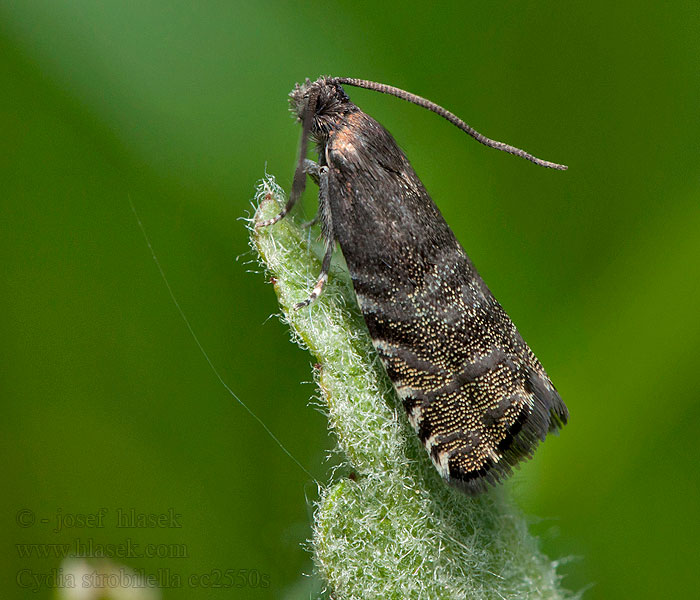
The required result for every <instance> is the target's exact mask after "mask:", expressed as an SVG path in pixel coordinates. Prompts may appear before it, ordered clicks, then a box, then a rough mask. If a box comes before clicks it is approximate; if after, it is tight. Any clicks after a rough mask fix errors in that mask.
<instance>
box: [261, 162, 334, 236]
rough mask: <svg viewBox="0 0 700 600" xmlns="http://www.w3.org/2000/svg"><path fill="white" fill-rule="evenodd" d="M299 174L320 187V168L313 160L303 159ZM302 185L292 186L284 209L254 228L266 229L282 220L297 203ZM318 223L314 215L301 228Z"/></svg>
mask: <svg viewBox="0 0 700 600" xmlns="http://www.w3.org/2000/svg"><path fill="white" fill-rule="evenodd" d="M300 169H301V173H302V176H303V175H304V174H306V175H308V176H309V177H311V179H312V180H313V182H314V183H315V184H316V185H320V183H319V182H320V172H321V167H319V166H318V164H317V163H315V162H314V161H313V160H309V159H308V158H305V159H304V161H303V162H302V164H301V166H300ZM297 179H298V177H297V174H296V173H295V174H294V180H295V184H296V183H297ZM303 187H304V186H303V185H294V186H293V187H292V193H291V194H290V195H289V200H287V204H285V206H284V208H283V209H282V210H281V211H280V212H279V213H278V214H277V215H276V216H274V217H272V218H271V219H268V220H267V221H260V222H259V223H257V224H256V225H255V227H256V228H260V227H268V226H269V225H274V224H275V223H277V221H281V220H282V219H284V217H286V216H287V214H288V213H289V211H290V210H292V209H293V208H294V205H295V204H296V203H297V200H298V199H299V198H300V196H301V191H298V188H302V191H303ZM317 222H318V215H316V216H315V217H314V218H313V219H312V220H311V221H309V223H304V224H303V225H302V227H310V226H311V225H314V224H315V223H317Z"/></svg>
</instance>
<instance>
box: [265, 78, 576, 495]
mask: <svg viewBox="0 0 700 600" xmlns="http://www.w3.org/2000/svg"><path fill="white" fill-rule="evenodd" d="M342 85H352V86H357V87H364V88H368V89H373V90H376V91H379V92H383V93H387V94H392V95H395V96H398V97H400V98H403V99H405V100H408V101H410V102H413V103H415V104H418V105H420V106H423V107H425V108H428V109H429V110H432V111H433V112H436V113H437V114H439V115H440V116H442V117H444V118H446V119H447V120H449V121H450V122H452V123H453V124H455V125H456V126H457V127H459V128H460V129H462V130H464V131H466V132H467V133H468V134H469V135H471V136H472V137H474V138H475V139H477V140H478V141H479V142H481V143H482V144H485V145H487V146H490V147H493V148H497V149H499V150H503V151H505V152H509V153H511V154H515V155H517V156H521V157H523V158H526V159H527V160H530V161H532V162H534V163H536V164H538V165H541V166H545V167H550V168H554V169H560V170H563V169H566V167H565V166H564V165H558V164H556V163H551V162H547V161H543V160H540V159H538V158H535V157H534V156H532V155H530V154H528V153H527V152H524V151H523V150H520V149H518V148H514V147H513V146H509V145H507V144H503V143H502V142H496V141H494V140H490V139H489V138H486V137H484V136H482V135H481V134H479V133H477V132H476V131H475V130H473V129H472V128H471V127H469V126H468V125H467V124H466V123H464V122H463V121H461V120H460V119H458V118H457V117H456V116H455V115H453V114H452V113H450V112H448V111H447V110H445V109H444V108H442V107H440V106H438V105H437V104H434V103H432V102H430V101H428V100H426V99H424V98H421V97H419V96H416V95H414V94H410V93H408V92H405V91H403V90H399V89H397V88H393V87H391V86H387V85H384V84H379V83H374V82H370V81H364V80H359V79H350V78H334V77H321V78H320V79H318V80H316V81H314V82H311V81H310V80H308V79H307V80H306V82H305V83H304V84H303V85H299V84H297V85H296V87H295V88H294V90H293V91H292V92H291V93H290V98H291V109H292V112H293V113H294V114H295V115H296V116H297V118H298V120H299V121H300V122H301V124H302V136H301V144H300V145H301V148H300V153H299V161H298V164H297V168H296V171H295V174H294V182H293V185H292V192H291V194H290V197H289V201H288V202H287V205H286V206H285V207H284V209H283V210H282V211H281V212H280V214H279V215H277V217H275V218H274V219H270V220H269V221H265V222H262V223H260V224H259V226H267V225H272V224H273V223H276V222H277V221H278V220H280V219H281V218H283V217H284V216H285V215H286V214H287V213H288V212H289V210H291V208H292V207H293V206H294V204H295V203H296V202H297V200H298V199H299V197H300V196H301V194H302V192H303V190H304V187H305V183H306V176H307V175H308V176H310V177H311V178H312V179H313V180H314V181H315V182H316V183H318V185H319V213H318V219H319V220H320V223H321V230H322V234H323V238H324V240H325V243H326V252H325V256H324V259H323V265H322V270H321V275H320V278H319V280H318V283H317V284H316V286H315V287H314V289H313V291H312V292H311V294H310V296H309V298H308V299H307V300H306V301H304V302H301V303H299V304H298V305H297V308H300V307H302V306H305V305H307V304H309V303H310V302H312V301H313V300H315V299H316V298H317V297H318V295H319V294H320V293H321V291H322V289H323V285H324V284H325V282H326V280H327V278H328V270H329V267H330V263H331V256H332V253H333V249H334V247H335V244H336V242H337V243H338V244H339V245H340V248H341V250H342V252H343V255H344V256H345V260H346V262H347V265H348V269H349V271H350V275H351V278H352V282H353V286H354V289H355V293H356V295H357V300H358V302H359V305H360V308H361V310H362V314H363V315H364V318H365V321H366V322H367V327H368V328H369V332H370V335H371V336H372V341H373V342H374V346H375V348H376V349H377V352H378V354H379V356H380V358H381V360H382V363H383V364H384V367H385V368H386V371H387V373H388V375H389V377H390V379H391V381H392V382H393V384H394V386H395V388H396V391H397V393H398V395H399V397H400V398H401V400H402V402H403V405H404V407H405V408H406V412H407V414H408V420H409V421H410V423H411V425H412V426H413V427H414V428H415V430H416V431H417V433H418V436H419V437H420V439H421V441H422V442H423V444H424V445H425V449H426V450H427V451H428V454H429V455H430V458H431V459H432V461H433V463H434V465H435V467H436V469H437V470H438V472H439V473H440V475H442V476H443V477H444V478H445V479H446V480H448V481H449V482H450V483H453V484H455V485H458V486H459V487H461V488H462V489H464V490H465V491H466V492H468V493H471V494H476V493H479V492H482V491H484V490H485V489H486V488H487V487H488V484H494V483H497V482H498V481H500V480H501V479H503V478H504V477H506V476H507V475H509V474H510V472H511V470H512V467H513V466H514V465H516V464H517V463H518V462H519V461H520V460H521V459H524V458H529V457H531V456H532V453H533V452H534V450H535V448H536V447H537V445H538V443H539V442H540V440H544V439H545V437H546V435H547V433H549V432H553V431H556V430H558V429H559V428H560V427H562V426H563V425H564V424H565V423H566V421H567V419H568V411H567V409H566V406H565V405H564V403H563V402H562V400H561V398H560V396H559V394H558V393H557V390H556V389H555V388H554V386H553V385H552V382H551V381H550V379H549V377H548V375H547V373H546V372H545V370H544V369H543V368H542V365H541V364H540V362H539V361H538V360H537V358H536V357H535V355H534V354H533V352H532V350H530V348H529V347H528V345H527V344H526V343H525V342H524V341H523V338H522V337H521V336H520V334H519V333H518V330H517V329H516V328H515V325H513V323H512V321H511V320H510V318H509V317H508V315H507V314H506V313H505V311H504V310H503V308H501V305H500V304H499V303H498V302H497V301H496V299H495V298H494V297H493V295H492V294H491V292H490V291H489V289H488V288H487V287H486V284H485V283H484V281H483V280H482V279H481V277H480V276H479V274H478V273H477V271H476V269H475V268H474V265H473V264H472V262H471V261H470V260H469V257H468V256H467V254H466V252H465V251H464V250H463V249H462V247H461V245H460V244H459V242H458V241H457V239H456V238H455V236H454V234H453V233H452V230H451V229H450V228H449V226H448V225H447V223H446V222H445V220H444V219H443V217H442V215H441V214H440V211H439V210H438V208H437V206H436V205H435V203H434V202H433V200H432V199H431V198H430V196H429V195H428V192H427V191H426V190H425V188H424V187H423V184H422V183H421V181H420V179H418V176H417V175H416V173H415V172H414V170H413V168H412V167H411V164H410V163H409V162H408V159H407V158H406V156H405V155H404V153H403V152H402V151H401V150H400V148H399V147H398V145H397V144H396V142H395V141H394V138H393V137H392V136H391V134H390V133H389V132H388V131H387V130H386V129H384V127H382V126H381V125H380V124H379V123H378V122H377V121H375V120H374V119H373V118H372V117H370V116H369V115H367V114H365V113H363V112H362V111H361V110H360V109H359V108H358V107H357V106H356V105H355V104H353V103H352V102H351V101H350V98H349V97H348V96H347V94H346V93H345V91H344V90H343V88H342V87H341V86H342ZM309 138H311V139H312V140H313V141H314V142H315V144H316V151H317V153H318V163H314V162H312V161H310V160H307V159H306V149H307V144H308V140H309Z"/></svg>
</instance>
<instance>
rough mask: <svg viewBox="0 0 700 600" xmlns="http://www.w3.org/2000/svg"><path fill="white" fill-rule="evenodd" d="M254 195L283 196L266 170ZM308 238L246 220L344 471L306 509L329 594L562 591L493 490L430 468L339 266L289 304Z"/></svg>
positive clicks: (541, 594) (309, 267) (263, 200)
mask: <svg viewBox="0 0 700 600" xmlns="http://www.w3.org/2000/svg"><path fill="white" fill-rule="evenodd" d="M256 200H257V203H258V208H257V211H256V213H255V218H254V222H259V221H263V220H265V219H269V218H271V217H273V216H274V215H275V214H277V212H279V209H280V207H281V206H282V205H284V194H283V192H282V190H281V189H280V188H279V186H278V185H277V184H276V183H275V181H274V179H273V178H272V177H270V176H267V177H266V178H265V180H263V181H262V182H261V184H260V185H259V187H258V192H257V196H256ZM308 238H309V235H308V231H305V230H303V229H301V228H300V227H299V226H298V225H297V224H295V223H294V221H293V219H292V218H291V217H288V218H286V219H283V220H282V221H280V222H279V223H277V224H275V225H272V226H270V227H263V228H260V229H257V230H256V229H255V228H254V227H253V228H252V229H251V240H252V243H253V245H254V247H255V248H256V249H257V251H258V253H259V254H260V257H261V259H262V261H263V263H264V264H265V266H266V268H267V270H268V271H269V272H270V274H271V275H272V277H273V282H274V288H275V292H276V293H277V296H278V299H279V303H280V306H281V307H282V311H283V315H284V316H283V317H282V318H283V320H284V321H285V322H286V323H288V324H289V326H290V329H291V332H292V337H293V339H294V341H295V342H297V343H298V344H299V345H301V346H302V347H304V348H307V349H308V350H309V351H310V352H311V353H312V354H313V355H314V356H315V357H316V359H317V361H318V363H319V367H318V368H317V369H316V378H317V381H318V385H319V387H320V389H321V392H322V395H323V399H324V401H325V404H326V408H327V412H328V418H329V422H330V427H331V429H332V431H333V432H334V434H335V436H336V437H337V440H338V445H339V446H340V449H341V450H342V452H343V453H344V456H345V457H346V461H347V467H348V469H347V471H346V472H347V473H350V476H348V477H341V478H339V477H336V478H335V481H332V482H331V483H329V484H328V485H327V486H325V487H323V488H322V490H321V497H320V500H319V502H318V505H317V507H316V511H315V517H314V524H313V537H312V540H311V541H312V548H313V554H314V561H315V563H316V565H317V567H318V570H319V572H320V575H321V577H322V578H323V579H324V581H325V584H326V586H327V588H328V590H329V591H330V592H331V594H332V597H333V598H337V599H342V600H350V599H355V598H357V599H359V598H362V599H367V598H383V599H388V598H397V599H398V598H425V599H431V600H433V599H437V598H440V599H442V598H450V599H453V598H464V599H467V598H469V599H487V598H488V599H491V598H493V599H499V600H502V599H504V598H508V599H516V598H523V599H524V598H528V599H539V598H542V599H545V598H546V599H559V598H562V599H563V598H571V597H572V596H571V594H570V593H568V592H566V591H565V590H563V589H562V588H561V587H560V585H559V579H560V578H559V576H558V575H557V574H556V564H555V563H553V562H552V561H550V560H549V559H548V558H547V557H546V556H544V555H543V554H542V553H541V552H540V551H539V549H538V544H537V540H536V539H535V538H533V537H532V536H531V535H530V534H529V533H528V531H527V525H526V522H525V519H524V518H523V516H522V515H521V514H520V513H519V512H518V511H517V510H516V509H515V508H514V507H513V506H512V504H511V503H510V502H509V501H508V500H507V499H506V498H505V494H504V492H503V489H502V488H501V489H494V490H491V491H490V492H488V493H486V494H483V495H481V496H479V497H476V498H470V497H467V496H465V495H464V494H463V493H462V492H460V491H458V490H455V489H453V488H451V487H449V486H448V485H446V484H445V482H444V481H443V480H442V479H441V478H440V476H439V475H438V474H437V472H436V471H435V469H434V467H433V465H432V463H431V462H430V460H429V458H428V456H427V453H426V452H425V450H423V448H422V447H421V446H420V443H419V441H418V439H417V436H416V435H415V433H414V432H413V430H412V429H411V427H410V425H409V424H408V421H407V419H406V417H405V415H404V413H403V408H402V407H401V406H400V403H399V402H398V400H397V398H396V396H395V393H394V390H393V387H392V385H391V383H390V381H389V380H388V378H387V376H386V373H385V372H384V369H383V368H382V366H381V363H380V362H379V359H378V357H377V355H376V353H375V351H374V348H373V347H372V343H371V340H370V338H369V333H368V331H367V328H366V326H365V323H364V321H363V319H362V314H361V313H360V310H359V308H358V306H357V303H356V300H355V294H354V292H353V289H352V284H351V282H350V279H349V276H348V274H347V272H346V271H344V270H343V269H342V268H340V267H337V266H335V267H334V268H333V269H332V271H331V276H330V279H329V282H328V284H327V285H326V289H325V291H324V293H323V294H322V295H321V297H320V298H319V299H318V300H317V301H316V302H315V303H314V304H312V305H311V306H309V307H306V308H302V309H300V310H294V309H293V306H294V304H295V303H297V302H300V301H302V300H304V299H305V298H306V297H307V296H308V294H309V292H310V291H311V289H312V288H313V285H314V283H315V281H316V279H317V277H318V274H319V271H320V261H319V259H318V257H317V256H316V255H315V253H314V251H313V248H312V247H311V246H310V244H309V243H308V241H307V240H308ZM338 262H339V261H338V260H334V263H336V264H337V263H338ZM341 262H342V261H341Z"/></svg>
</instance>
